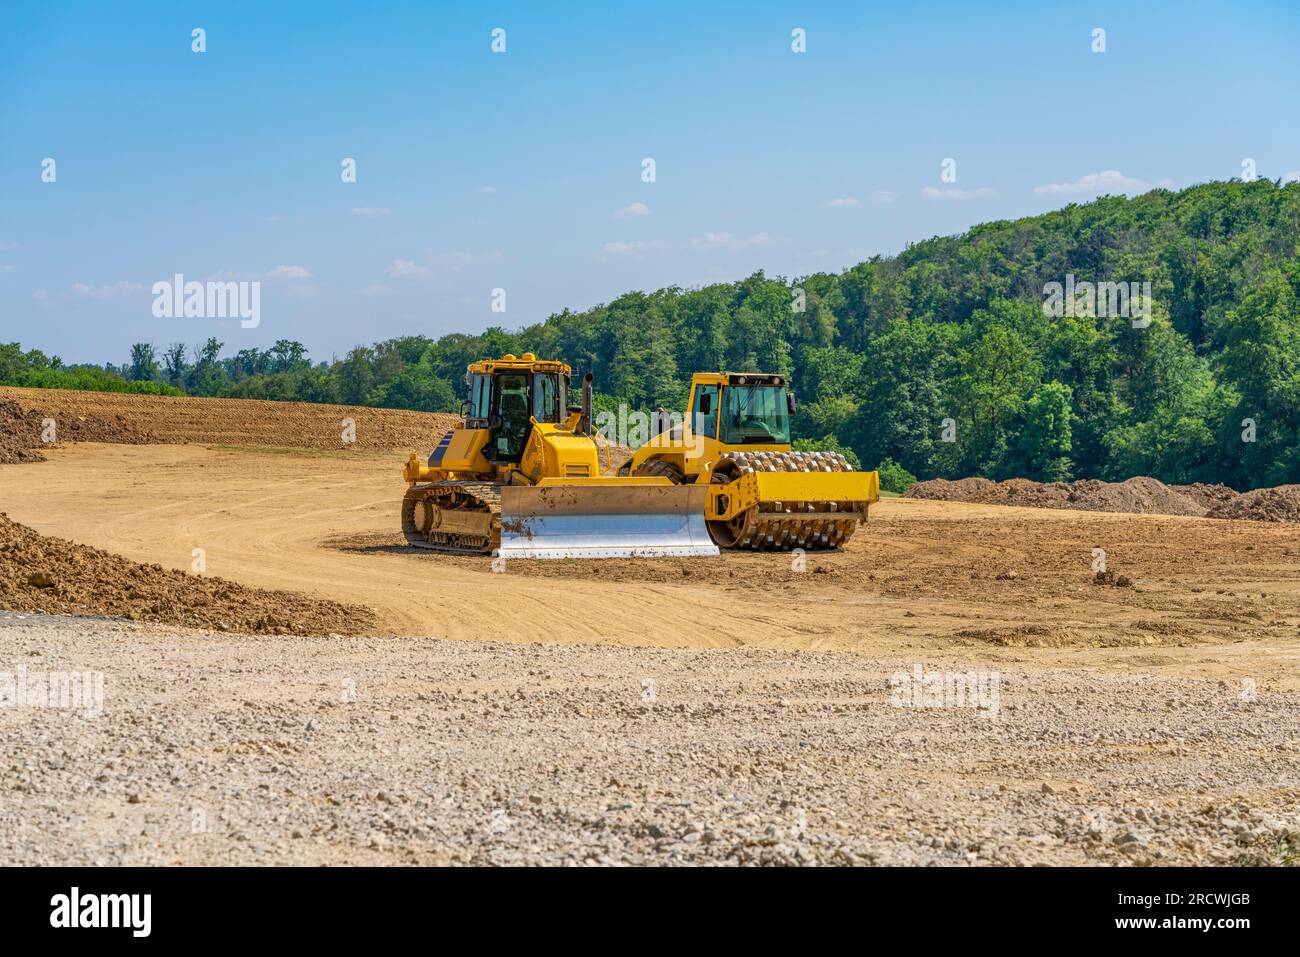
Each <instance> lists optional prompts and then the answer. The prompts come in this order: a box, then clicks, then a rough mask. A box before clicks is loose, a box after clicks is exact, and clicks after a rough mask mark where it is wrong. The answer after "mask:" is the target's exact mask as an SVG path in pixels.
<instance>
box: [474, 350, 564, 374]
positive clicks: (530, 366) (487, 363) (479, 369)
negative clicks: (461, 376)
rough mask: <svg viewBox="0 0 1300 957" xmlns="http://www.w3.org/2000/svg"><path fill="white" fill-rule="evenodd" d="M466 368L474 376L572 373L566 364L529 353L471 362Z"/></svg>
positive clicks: (508, 354) (507, 354)
mask: <svg viewBox="0 0 1300 957" xmlns="http://www.w3.org/2000/svg"><path fill="white" fill-rule="evenodd" d="M468 368H469V371H470V372H471V373H472V374H475V375H491V374H492V373H493V372H496V371H498V370H503V371H504V370H513V371H518V370H523V371H527V372H559V373H562V374H564V375H569V374H570V373H572V372H573V369H571V368H570V367H569V365H568V363H565V362H559V361H557V360H554V359H539V358H537V356H535V355H533V354H532V353H531V352H525V353H524V354H523V355H522V356H516V355H512V354H510V353H506V354H505V355H503V356H502V357H501V358H500V359H482V360H480V361H478V362H471V363H470V364H469V367H468Z"/></svg>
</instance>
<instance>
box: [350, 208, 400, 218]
mask: <svg viewBox="0 0 1300 957" xmlns="http://www.w3.org/2000/svg"><path fill="white" fill-rule="evenodd" d="M352 215H353V216H360V217H362V218H363V219H375V218H376V217H379V216H391V215H393V211H392V210H391V209H389V208H388V207H387V206H357V207H354V208H353V210H352Z"/></svg>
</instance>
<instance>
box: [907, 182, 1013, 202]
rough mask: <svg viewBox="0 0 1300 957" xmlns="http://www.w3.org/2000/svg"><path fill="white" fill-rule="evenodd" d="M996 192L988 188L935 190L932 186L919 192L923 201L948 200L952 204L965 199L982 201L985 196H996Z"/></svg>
mask: <svg viewBox="0 0 1300 957" xmlns="http://www.w3.org/2000/svg"><path fill="white" fill-rule="evenodd" d="M997 194H998V193H997V190H995V189H990V188H989V187H988V186H981V187H980V188H979V189H935V188H934V187H933V186H927V187H926V188H925V189H923V190H921V197H922V198H923V199H948V200H952V201H953V202H962V201H963V200H967V199H984V198H985V197H986V196H996V195H997Z"/></svg>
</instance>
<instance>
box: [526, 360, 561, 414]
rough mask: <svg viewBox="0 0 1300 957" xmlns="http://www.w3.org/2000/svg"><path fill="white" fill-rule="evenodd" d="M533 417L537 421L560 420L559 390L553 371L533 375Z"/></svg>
mask: <svg viewBox="0 0 1300 957" xmlns="http://www.w3.org/2000/svg"><path fill="white" fill-rule="evenodd" d="M533 418H534V419H536V420H537V421H538V422H559V421H560V391H559V388H558V386H557V383H556V376H555V375H554V374H553V373H549V372H538V373H536V374H535V375H534V376H533Z"/></svg>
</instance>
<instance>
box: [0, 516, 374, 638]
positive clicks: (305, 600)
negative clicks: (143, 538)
mask: <svg viewBox="0 0 1300 957" xmlns="http://www.w3.org/2000/svg"><path fill="white" fill-rule="evenodd" d="M0 608H4V609H8V610H10V611H21V612H46V613H51V614H53V613H58V614H73V615H107V616H112V617H121V618H130V619H132V620H134V621H150V622H161V623H165V624H171V625H185V626H188V627H192V628H205V629H211V630H215V631H233V632H239V633H241V634H277V635H280V634H290V635H325V634H331V633H335V634H360V633H362V632H366V631H373V628H374V624H375V615H374V612H373V611H372V610H370V609H369V608H363V607H362V606H360V605H345V604H341V603H339V602H335V601H329V600H327V599H320V598H311V597H309V596H306V595H297V594H294V593H292V592H284V591H265V590H263V589H260V588H248V587H246V586H244V585H238V584H235V583H234V582H229V581H225V580H224V579H221V578H206V577H200V576H196V575H187V574H185V573H184V572H181V571H175V570H172V569H166V568H163V567H162V566H161V565H142V564H140V563H138V562H133V561H130V560H128V559H125V558H120V557H119V556H117V555H111V554H109V553H108V552H103V551H100V550H99V549H97V548H90V547H88V546H85V545H77V544H75V543H73V542H68V541H64V540H63V539H60V538H47V537H45V536H43V535H40V534H38V533H37V532H34V531H33V530H32V529H30V528H28V527H27V526H25V525H19V524H18V523H17V522H14V521H11V520H10V519H9V518H8V517H7V516H6V515H5V514H4V513H3V512H0Z"/></svg>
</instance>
